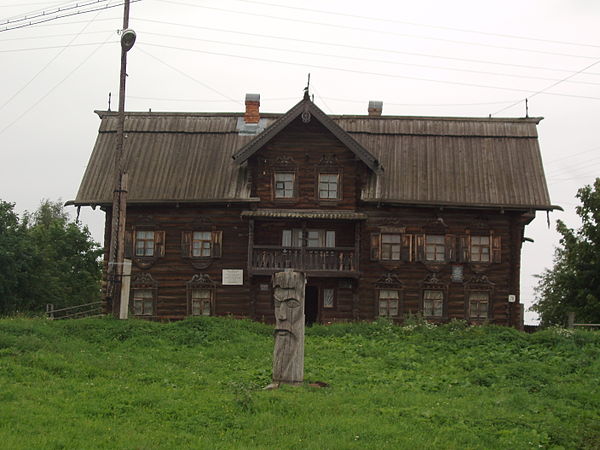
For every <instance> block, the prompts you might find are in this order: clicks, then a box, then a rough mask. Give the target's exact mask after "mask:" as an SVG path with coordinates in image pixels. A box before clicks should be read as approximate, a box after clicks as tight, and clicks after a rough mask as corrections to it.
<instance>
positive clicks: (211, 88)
mask: <svg viewBox="0 0 600 450" xmlns="http://www.w3.org/2000/svg"><path fill="white" fill-rule="evenodd" d="M142 47H143V46H142ZM136 48H137V49H138V50H139V51H140V52H142V53H144V54H145V55H147V56H149V57H151V58H153V59H154V60H156V61H158V62H160V63H161V64H163V65H165V66H167V67H168V68H169V69H171V70H173V71H175V72H177V73H179V74H180V75H183V76H184V77H186V78H189V79H190V80H192V81H194V82H196V83H198V84H200V85H201V86H204V87H205V88H206V89H208V90H210V91H212V92H214V93H216V94H218V95H220V96H221V97H224V98H226V99H227V100H229V101H231V102H233V103H236V104H239V103H240V101H239V100H235V99H233V98H231V97H229V96H228V95H227V94H224V93H222V92H220V91H218V90H217V89H215V88H213V87H212V86H209V85H208V84H206V83H205V82H203V81H200V80H198V79H197V78H195V77H193V76H191V75H190V74H188V73H185V72H184V71H182V70H180V69H178V68H177V67H175V66H173V65H171V64H169V63H167V62H166V61H163V60H162V59H160V58H159V57H157V56H154V55H153V54H151V53H150V52H148V51H146V50H144V49H143V48H140V46H137V47H136Z"/></svg>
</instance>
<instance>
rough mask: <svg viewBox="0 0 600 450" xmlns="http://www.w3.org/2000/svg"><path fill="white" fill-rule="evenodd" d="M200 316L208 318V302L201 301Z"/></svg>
mask: <svg viewBox="0 0 600 450" xmlns="http://www.w3.org/2000/svg"><path fill="white" fill-rule="evenodd" d="M202 315H203V316H210V301H208V300H203V301H202Z"/></svg>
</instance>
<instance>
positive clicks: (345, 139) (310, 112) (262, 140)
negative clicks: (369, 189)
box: [232, 94, 381, 172]
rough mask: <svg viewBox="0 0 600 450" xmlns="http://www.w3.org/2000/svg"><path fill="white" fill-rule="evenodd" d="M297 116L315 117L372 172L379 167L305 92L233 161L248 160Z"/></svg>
mask: <svg viewBox="0 0 600 450" xmlns="http://www.w3.org/2000/svg"><path fill="white" fill-rule="evenodd" d="M298 117H302V120H312V118H315V119H316V120H318V121H319V122H320V123H321V124H322V125H323V126H324V127H325V128H326V129H328V130H329V131H330V132H331V133H332V134H333V135H334V136H335V137H336V138H338V139H339V140H340V141H341V142H342V143H343V144H344V145H345V146H346V147H348V149H350V151H352V152H353V153H354V154H355V155H356V156H357V157H358V158H359V159H360V160H361V161H362V162H364V163H365V164H366V165H367V167H369V168H370V169H371V170H372V171H373V172H377V171H379V170H380V169H381V167H380V164H379V161H378V160H377V158H375V156H373V155H372V154H371V152H369V151H368V150H367V149H366V148H364V147H363V146H362V145H361V144H359V143H358V142H356V141H355V140H354V139H353V138H352V136H350V135H349V134H348V133H347V132H346V131H344V129H342V128H341V127H340V126H339V125H338V124H337V123H335V121H333V120H332V119H331V118H330V117H329V116H328V115H327V114H325V113H324V112H323V111H322V110H321V109H320V108H319V107H318V106H317V105H315V104H314V103H313V102H312V101H311V100H310V98H309V96H308V95H307V94H305V95H304V98H303V99H302V100H300V102H298V103H297V104H296V105H295V106H294V107H293V108H292V109H290V110H289V111H288V112H287V113H285V114H284V115H283V116H281V117H280V118H279V119H277V120H276V121H275V122H274V123H273V124H271V125H270V126H269V127H268V128H267V129H265V131H264V132H262V133H260V134H259V135H257V136H256V137H255V138H254V139H252V140H251V141H250V142H248V143H247V144H246V145H244V146H243V147H242V148H240V149H239V150H238V151H237V152H235V154H234V155H233V157H232V158H233V159H234V161H236V162H237V163H238V164H242V163H244V162H245V161H247V160H248V158H250V157H251V156H252V155H253V154H254V153H256V152H257V151H258V150H260V149H261V148H262V147H263V146H264V145H266V144H267V143H268V142H269V141H270V140H271V139H273V138H274V137H275V136H277V135H278V134H279V133H280V132H281V131H282V130H283V129H284V128H285V127H286V126H288V125H289V124H290V123H292V122H293V121H294V120H295V119H297V118H298Z"/></svg>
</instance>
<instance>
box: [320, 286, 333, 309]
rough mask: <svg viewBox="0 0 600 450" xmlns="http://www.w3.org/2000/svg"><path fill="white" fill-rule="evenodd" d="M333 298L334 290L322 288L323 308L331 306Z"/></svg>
mask: <svg viewBox="0 0 600 450" xmlns="http://www.w3.org/2000/svg"><path fill="white" fill-rule="evenodd" d="M334 299H335V290H334V289H331V288H326V289H323V308H333V307H334V304H335V303H334Z"/></svg>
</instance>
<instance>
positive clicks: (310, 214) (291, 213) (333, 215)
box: [242, 209, 367, 220]
mask: <svg viewBox="0 0 600 450" xmlns="http://www.w3.org/2000/svg"><path fill="white" fill-rule="evenodd" d="M242 217H264V218H269V219H327V220H366V219H367V215H366V214H364V213H358V212H356V211H344V210H306V209H257V210H252V211H242Z"/></svg>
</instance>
